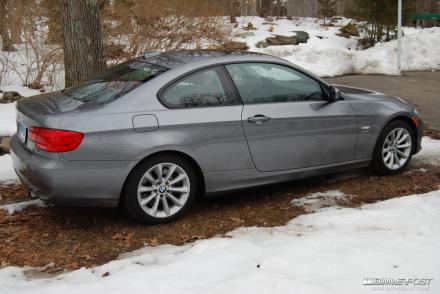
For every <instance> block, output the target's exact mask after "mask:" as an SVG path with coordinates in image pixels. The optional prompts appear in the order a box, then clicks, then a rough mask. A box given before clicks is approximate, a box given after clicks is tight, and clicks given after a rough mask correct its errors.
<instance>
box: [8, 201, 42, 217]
mask: <svg viewBox="0 0 440 294" xmlns="http://www.w3.org/2000/svg"><path fill="white" fill-rule="evenodd" d="M29 206H39V207H44V206H46V204H45V203H44V202H43V201H41V200H39V199H36V200H30V201H23V202H18V203H11V204H6V205H0V210H5V211H6V212H7V213H8V214H14V213H16V212H21V211H23V210H25V209H26V208H28V207H29Z"/></svg>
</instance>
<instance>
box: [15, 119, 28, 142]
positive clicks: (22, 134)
mask: <svg viewBox="0 0 440 294" xmlns="http://www.w3.org/2000/svg"><path fill="white" fill-rule="evenodd" d="M17 136H18V138H19V139H20V141H21V142H23V143H26V139H27V128H26V126H25V125H24V124H23V123H22V122H19V121H18V122H17Z"/></svg>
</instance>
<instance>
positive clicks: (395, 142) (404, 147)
mask: <svg viewBox="0 0 440 294" xmlns="http://www.w3.org/2000/svg"><path fill="white" fill-rule="evenodd" d="M411 148H412V142H411V134H410V133H409V132H408V130H406V129H404V128H396V129H393V130H391V132H389V134H388V135H387V136H386V138H385V142H384V143H383V146H382V160H383V162H384V164H385V166H386V167H387V168H389V169H391V170H396V169H399V168H401V167H402V166H404V165H405V164H406V162H407V161H408V159H409V157H410V155H411Z"/></svg>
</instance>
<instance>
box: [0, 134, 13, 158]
mask: <svg viewBox="0 0 440 294" xmlns="http://www.w3.org/2000/svg"><path fill="white" fill-rule="evenodd" d="M10 150H11V137H0V154H2V153H10Z"/></svg>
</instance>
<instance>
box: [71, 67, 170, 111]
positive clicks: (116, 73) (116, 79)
mask: <svg viewBox="0 0 440 294" xmlns="http://www.w3.org/2000/svg"><path fill="white" fill-rule="evenodd" d="M167 70H168V68H166V67H162V66H159V65H156V64H152V63H148V62H145V61H143V60H131V61H128V62H125V63H121V64H119V65H116V66H114V67H112V68H109V69H108V70H106V71H104V72H102V73H100V74H98V75H96V76H94V77H93V78H92V79H91V80H89V81H87V82H84V83H81V84H79V85H75V86H73V87H70V88H66V89H65V90H64V91H63V93H64V94H65V95H67V96H70V97H72V98H73V99H75V100H78V101H81V102H96V103H107V102H110V101H113V100H115V99H117V98H119V97H121V96H123V95H124V94H127V93H128V92H130V91H132V90H133V89H136V88H137V87H139V86H140V85H142V84H143V83H145V82H146V81H148V80H151V79H152V78H154V77H157V76H158V75H160V74H161V73H163V72H165V71H167Z"/></svg>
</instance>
